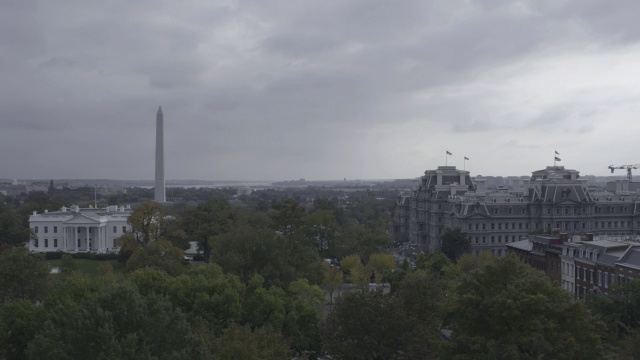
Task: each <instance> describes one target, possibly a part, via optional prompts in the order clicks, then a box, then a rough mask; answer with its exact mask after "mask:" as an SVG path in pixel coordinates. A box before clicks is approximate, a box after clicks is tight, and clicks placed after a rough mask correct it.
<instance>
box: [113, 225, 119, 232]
mask: <svg viewBox="0 0 640 360" xmlns="http://www.w3.org/2000/svg"><path fill="white" fill-rule="evenodd" d="M117 232H118V227H117V226H114V227H113V233H114V234H115V233H117Z"/></svg>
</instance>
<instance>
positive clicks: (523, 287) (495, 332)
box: [450, 256, 604, 359]
mask: <svg viewBox="0 0 640 360" xmlns="http://www.w3.org/2000/svg"><path fill="white" fill-rule="evenodd" d="M452 301H453V304H452V307H451V319H450V329H451V330H452V331H453V340H454V341H453V347H452V354H451V357H452V358H459V359H496V358H503V359H542V358H550V359H551V358H553V359H601V358H602V356H603V349H602V344H601V340H600V339H601V336H602V334H603V329H604V325H603V323H602V322H601V321H599V320H598V319H597V318H596V317H595V316H593V315H592V314H591V312H590V311H589V310H588V309H587V308H586V307H585V305H584V304H583V303H582V302H575V301H572V299H571V298H570V296H569V294H567V293H566V292H565V291H564V290H562V289H561V288H560V287H558V286H557V285H554V284H552V283H551V281H550V280H549V279H548V278H547V277H546V276H545V275H544V274H543V273H542V272H538V271H536V270H534V269H532V268H530V267H528V266H527V265H525V264H522V263H521V262H520V261H518V260H517V259H516V258H515V257H513V256H508V257H504V258H500V259H497V260H496V261H495V262H494V263H492V264H489V265H487V266H486V267H485V268H484V269H482V270H479V271H475V272H473V273H471V274H470V275H469V276H467V277H464V278H462V280H461V282H460V284H459V286H458V287H457V296H455V297H454V298H453V300H452Z"/></svg>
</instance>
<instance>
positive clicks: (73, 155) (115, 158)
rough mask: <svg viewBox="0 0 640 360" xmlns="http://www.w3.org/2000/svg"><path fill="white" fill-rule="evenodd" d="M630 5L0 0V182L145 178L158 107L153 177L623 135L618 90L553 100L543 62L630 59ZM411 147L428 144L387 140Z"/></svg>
mask: <svg viewBox="0 0 640 360" xmlns="http://www.w3.org/2000/svg"><path fill="white" fill-rule="evenodd" d="M639 6H640V5H637V4H636V3H635V2H633V1H622V2H617V3H616V4H615V5H612V4H607V5H606V6H604V5H602V3H601V2H599V1H591V0H589V1H586V2H582V1H580V2H578V1H569V0H567V1H551V0H548V1H533V0H530V1H517V2H513V1H498V0H496V1H483V2H479V3H473V2H471V3H466V4H460V3H457V4H454V3H452V2H450V1H445V0H438V1H436V0H434V1H419V0H415V1H403V2H389V1H382V0H379V1H378V0H376V1H364V0H355V1H349V2H324V1H318V2H297V1H280V2H264V1H232V0H231V1H228V2H225V3H217V2H209V1H204V0H202V1H201V0H190V1H186V2H180V3H176V2H173V1H169V0H162V1H154V2H149V1H137V2H135V3H131V2H126V1H122V0H115V1H110V2H109V3H104V4H103V3H95V2H86V1H79V0H63V1H60V2H55V3H52V2H46V1H36V0H29V1H19V2H14V1H2V2H0V84H2V85H1V86H0V144H1V145H0V150H2V151H9V152H10V153H11V154H19V156H11V157H7V158H6V159H4V162H3V164H4V166H3V171H4V172H5V173H6V175H3V177H42V178H63V177H80V178H82V177H84V178H92V177H93V178H95V177H112V178H151V177H152V175H153V161H152V157H153V146H154V141H153V136H154V125H155V121H154V120H155V111H156V109H157V106H158V105H162V106H163V109H164V110H165V116H166V146H167V159H168V162H170V163H168V164H167V172H168V173H167V177H169V178H218V179H225V178H251V179H267V178H300V177H306V178H342V177H344V176H346V177H349V178H379V177H384V176H388V177H413V176H415V175H416V174H419V173H421V172H422V171H424V166H425V164H424V162H421V161H420V160H419V159H417V158H416V159H415V160H412V159H407V158H403V159H401V160H400V159H397V158H396V159H394V158H393V157H392V156H388V157H387V155H386V154H387V153H390V154H391V153H394V152H395V151H397V153H398V154H405V155H406V154H414V155H412V156H411V157H412V158H415V157H416V156H415V154H422V153H424V152H425V151H426V152H428V151H436V150H434V149H435V148H438V147H440V146H446V145H443V144H447V143H457V142H460V143H461V145H460V146H461V147H462V146H463V145H464V143H471V142H472V139H473V137H474V136H483V137H484V136H493V135H495V134H500V135H501V136H505V134H508V135H507V136H513V137H526V135H527V134H547V138H546V140H547V141H548V143H549V144H553V143H554V142H556V141H558V142H559V141H562V140H560V139H561V135H557V136H558V137H557V138H556V137H555V136H556V135H555V134H554V131H550V130H549V129H551V128H553V129H556V130H558V129H559V130H561V131H562V132H565V133H566V132H568V133H571V134H573V136H582V137H585V139H586V138H588V137H589V136H592V135H593V134H594V133H595V132H597V131H596V130H599V129H600V128H601V127H602V126H604V125H603V124H611V121H612V120H611V118H610V117H611V116H613V114H615V121H619V122H620V125H619V126H630V124H632V121H633V119H632V118H631V114H632V113H633V111H632V110H633V108H632V107H633V106H634V105H633V104H634V103H635V102H636V100H637V99H636V97H637V96H636V95H634V94H635V93H634V91H633V88H634V86H635V85H633V84H631V83H629V84H624V83H620V77H619V76H618V77H615V76H614V75H615V74H618V73H615V72H612V73H611V75H607V76H611V77H610V78H600V79H599V80H598V83H597V84H596V83H595V82H594V84H593V85H592V86H590V87H589V88H582V87H579V86H578V85H576V87H577V88H575V89H571V91H565V92H556V90H555V87H556V86H565V85H566V84H557V82H558V80H557V79H556V78H555V77H557V76H558V73H557V72H556V73H554V72H552V71H550V70H549V71H547V67H550V66H552V65H553V64H554V61H555V60H554V59H556V58H560V57H562V56H570V57H571V58H572V59H575V61H577V62H582V61H585V62H588V61H592V60H590V59H592V57H593V56H594V55H595V56H607V55H608V54H617V52H620V51H623V52H624V51H628V52H633V51H634V50H633V49H634V46H635V45H637V43H638V41H639V40H640V24H638V23H637V21H635V18H634V15H635V14H636V13H638V10H639V9H638V7H639ZM615 59H616V60H615V61H617V62H618V63H616V64H611V65H610V69H615V68H616V67H617V68H620V69H624V70H626V69H628V68H629V67H633V66H635V65H633V63H634V61H633V59H631V58H630V59H629V61H628V62H625V60H624V59H625V57H624V56H618V57H617V58H615ZM621 59H622V60H621ZM541 64H545V66H546V67H545V66H543V65H541ZM576 69H579V67H576ZM576 69H572V68H568V69H566V72H572V71H578V70H576ZM621 71H622V70H621ZM632 71H635V70H632ZM533 72H535V73H536V74H540V75H539V76H543V77H545V80H546V84H548V85H546V86H541V85H538V84H537V83H535V84H534V82H535V81H534V80H537V79H536V78H531V77H527V76H526V75H527V74H529V73H533ZM576 76H579V74H576ZM584 76H590V74H584ZM601 76H604V75H601ZM542 83H545V82H542ZM524 91H526V92H527V94H528V95H527V96H528V97H529V98H520V97H518V94H519V93H520V92H523V94H524ZM549 92H554V94H556V95H554V96H555V97H554V98H549V99H547V97H546V94H547V93H549ZM522 96H524V95H522ZM594 99H601V100H598V101H594ZM625 109H626V110H625ZM623 110H624V111H628V114H629V115H628V116H629V118H627V117H626V116H627V115H625V114H626V113H624V114H622V113H620V112H621V111H623ZM611 126H613V125H611ZM412 127H413V129H414V130H413V134H406V136H404V135H405V134H402V133H399V132H400V131H407V129H411V128H412ZM381 134H385V135H386V136H382V135H381ZM417 134H420V136H421V137H422V138H420V137H418V139H419V141H420V142H422V141H423V140H422V139H423V138H424V142H425V143H429V144H430V146H431V147H430V148H429V149H426V148H424V149H422V148H416V146H417V145H416V144H415V143H410V142H406V141H405V142H402V141H401V140H399V139H403V138H412V136H416V137H417V136H418V135H417ZM534 136H535V135H534ZM562 136H566V135H562ZM514 141H517V142H518V144H522V143H523V142H522V141H519V140H514ZM576 144H577V145H576V146H582V145H580V144H581V142H577V143H576ZM500 146H506V147H509V148H511V147H513V144H502V143H496V144H492V147H491V150H493V151H499V147H500ZM515 148H517V149H521V150H518V151H520V153H518V155H517V156H520V157H521V158H527V157H530V158H531V159H533V157H534V156H535V155H529V154H531V151H530V149H527V147H526V146H519V147H515ZM583 153H584V154H587V153H588V149H586V148H585V149H584V150H583ZM403 156H404V155H403ZM428 157H429V158H430V157H431V155H428ZM433 158H436V159H438V158H439V157H437V156H434V157H433ZM475 158H476V159H478V160H476V164H477V166H484V167H483V168H482V169H483V170H482V173H484V174H489V173H491V172H492V171H505V170H504V169H498V168H497V167H494V163H495V161H491V160H490V159H487V161H486V163H484V164H482V163H480V161H481V160H479V159H481V158H482V157H481V156H476V157H475ZM399 163H402V167H399V165H398V164H399ZM97 164H99V165H97ZM436 165H438V164H437V163H434V164H430V165H429V166H436ZM528 170H530V169H529V168H528V167H527V164H526V162H525V161H523V164H522V165H521V167H520V168H516V169H513V172H514V173H526V171H528ZM605 170H606V169H605Z"/></svg>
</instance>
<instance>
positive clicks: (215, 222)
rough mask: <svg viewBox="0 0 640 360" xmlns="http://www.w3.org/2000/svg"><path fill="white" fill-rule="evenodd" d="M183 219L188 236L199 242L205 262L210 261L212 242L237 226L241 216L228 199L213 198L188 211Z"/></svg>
mask: <svg viewBox="0 0 640 360" xmlns="http://www.w3.org/2000/svg"><path fill="white" fill-rule="evenodd" d="M182 221H183V229H184V230H185V232H186V234H187V236H188V237H189V238H190V239H191V240H193V241H197V242H198V248H199V249H200V250H202V252H203V255H204V261H205V263H209V261H210V258H211V247H212V243H213V242H215V241H216V239H217V238H218V237H219V236H221V235H224V234H226V233H228V232H230V231H231V230H232V229H233V228H234V227H236V226H237V225H238V224H239V222H240V217H239V214H238V212H237V211H235V210H234V209H232V208H231V206H230V205H229V203H228V202H227V201H225V200H211V201H208V202H206V203H203V204H199V205H198V206H197V207H196V208H195V209H191V210H189V211H187V212H186V213H185V216H184V217H183V219H182Z"/></svg>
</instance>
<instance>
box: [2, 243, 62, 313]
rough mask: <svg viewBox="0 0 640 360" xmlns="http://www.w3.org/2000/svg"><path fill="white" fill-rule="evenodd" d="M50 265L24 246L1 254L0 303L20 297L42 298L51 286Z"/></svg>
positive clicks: (29, 298)
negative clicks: (31, 253)
mask: <svg viewBox="0 0 640 360" xmlns="http://www.w3.org/2000/svg"><path fill="white" fill-rule="evenodd" d="M49 271H50V270H49V265H48V264H47V262H46V261H45V260H44V257H43V256H42V255H30V254H29V251H28V250H27V249H26V248H23V247H14V248H9V249H8V250H6V251H5V252H3V253H2V254H0V305H2V304H4V303H6V302H10V301H15V300H19V299H28V300H34V301H35V300H40V299H42V298H43V297H44V296H45V295H46V293H47V289H48V286H49Z"/></svg>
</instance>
